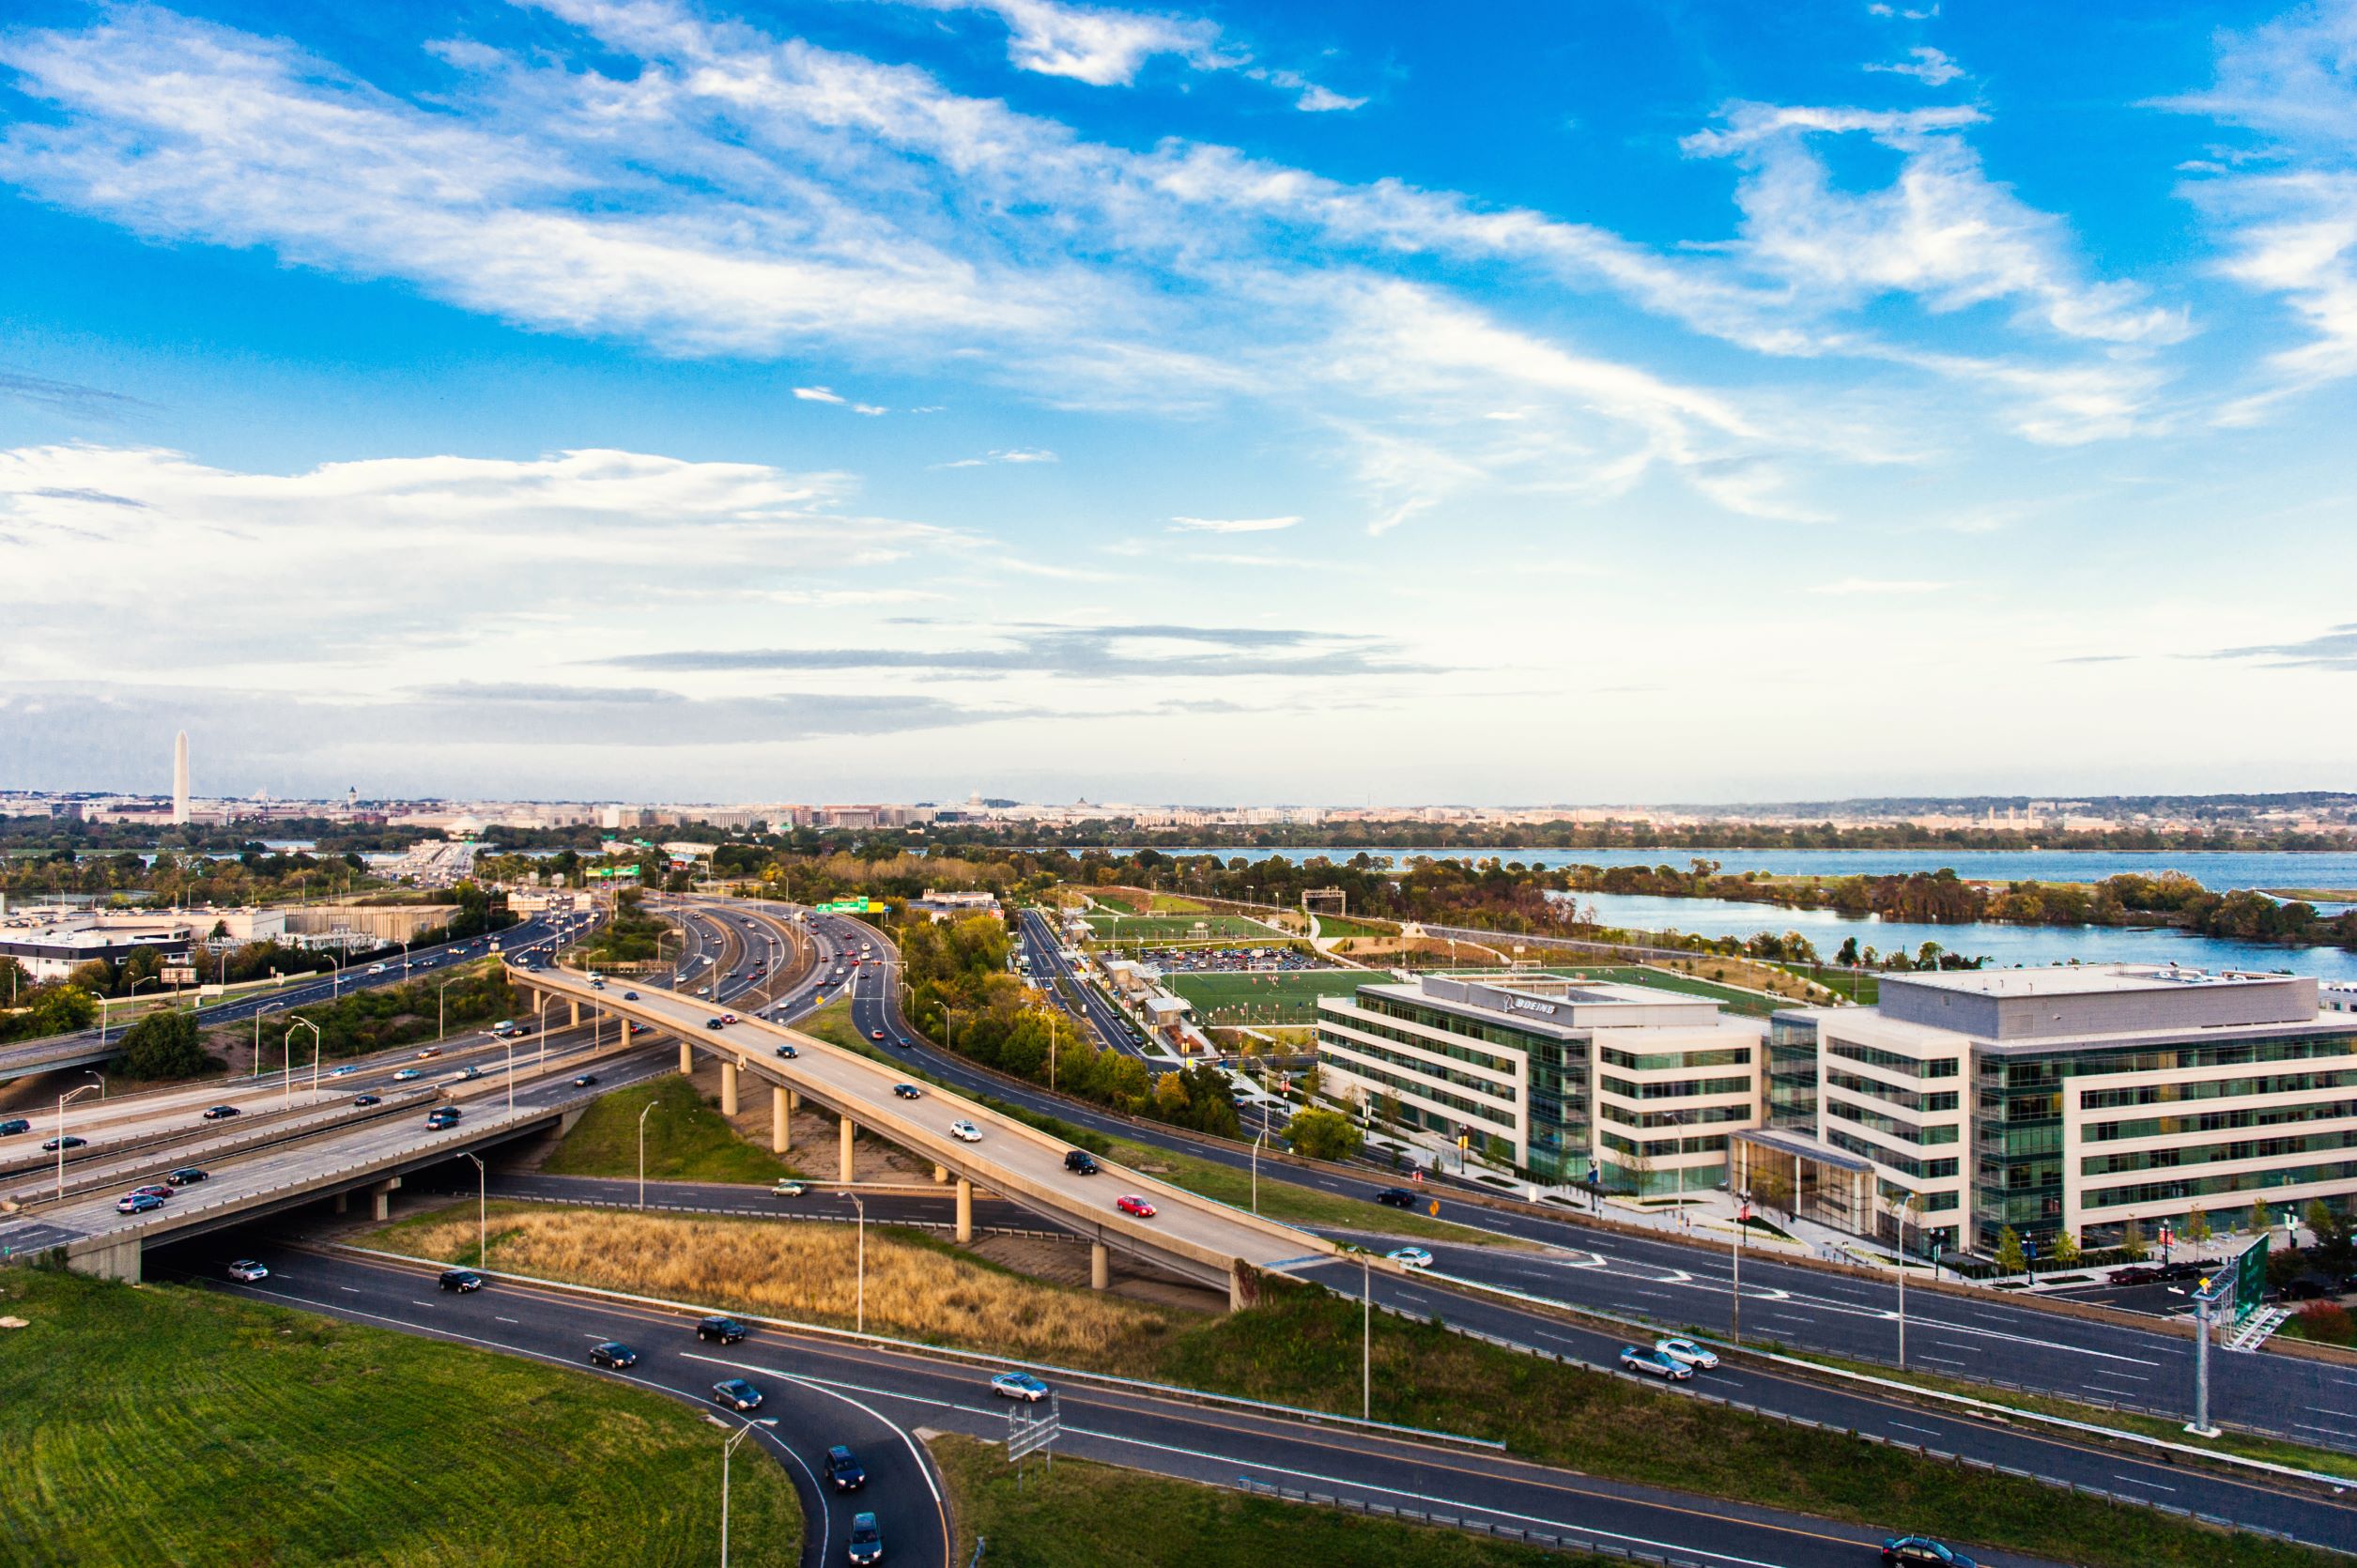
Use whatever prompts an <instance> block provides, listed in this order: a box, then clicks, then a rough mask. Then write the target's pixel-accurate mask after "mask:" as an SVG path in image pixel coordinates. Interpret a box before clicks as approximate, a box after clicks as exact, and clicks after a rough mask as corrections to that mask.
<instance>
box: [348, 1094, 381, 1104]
mask: <svg viewBox="0 0 2357 1568" xmlns="http://www.w3.org/2000/svg"><path fill="white" fill-rule="evenodd" d="M384 1102H385V1100H384V1097H383V1096H382V1095H354V1096H353V1097H352V1103H353V1104H354V1105H382V1104H383V1103H384Z"/></svg>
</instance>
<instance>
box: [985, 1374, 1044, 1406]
mask: <svg viewBox="0 0 2357 1568" xmlns="http://www.w3.org/2000/svg"><path fill="white" fill-rule="evenodd" d="M991 1392H993V1393H994V1394H997V1395H998V1396H999V1397H1000V1398H1002V1399H1020V1400H1022V1401H1023V1402H1024V1403H1025V1404H1026V1405H1037V1404H1038V1403H1040V1401H1041V1400H1042V1399H1045V1398H1046V1397H1047V1396H1048V1386H1047V1385H1046V1384H1045V1383H1042V1382H1040V1380H1039V1379H1038V1378H1037V1377H1034V1376H1031V1374H1029V1373H1027V1372H1002V1373H1000V1374H999V1375H998V1376H995V1377H994V1378H992V1379H991Z"/></svg>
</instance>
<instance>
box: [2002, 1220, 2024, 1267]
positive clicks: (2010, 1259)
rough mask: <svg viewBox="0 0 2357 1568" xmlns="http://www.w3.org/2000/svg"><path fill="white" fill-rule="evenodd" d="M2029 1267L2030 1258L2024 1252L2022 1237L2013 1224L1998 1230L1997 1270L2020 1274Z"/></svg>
mask: <svg viewBox="0 0 2357 1568" xmlns="http://www.w3.org/2000/svg"><path fill="white" fill-rule="evenodd" d="M2027 1268H2029V1259H2028V1258H2026V1257H2025V1256H2024V1255H2023V1253H2022V1238H2021V1237H2019V1236H2017V1235H2015V1234H2014V1231H2013V1227H2012V1226H2011V1225H2008V1226H2006V1227H2005V1228H2004V1229H2003V1230H2001V1231H1999V1232H1997V1272H1998V1273H2000V1274H2019V1273H2021V1272H2023V1271H2024V1270H2026V1269H2027Z"/></svg>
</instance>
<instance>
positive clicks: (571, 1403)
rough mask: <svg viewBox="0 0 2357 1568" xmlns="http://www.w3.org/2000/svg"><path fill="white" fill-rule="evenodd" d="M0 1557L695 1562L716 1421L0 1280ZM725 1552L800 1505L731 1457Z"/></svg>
mask: <svg viewBox="0 0 2357 1568" xmlns="http://www.w3.org/2000/svg"><path fill="white" fill-rule="evenodd" d="M0 1313H6V1314H11V1315H14V1316H17V1317H22V1318H24V1319H26V1320H27V1321H28V1323H29V1325H30V1326H29V1327H27V1328H24V1329H19V1330H0V1332H5V1335H6V1348H5V1349H4V1350H0V1444H5V1445H6V1448H7V1452H8V1463H7V1464H6V1465H5V1466H0V1560H5V1561H8V1562H23V1563H58V1564H66V1563H108V1564H149V1563H152V1564H157V1565H159V1568H162V1565H165V1564H177V1563H191V1562H206V1563H256V1564H258V1563H273V1564H282V1565H284V1564H304V1563H322V1564H324V1563H339V1564H341V1563H358V1562H366V1563H375V1564H383V1565H388V1568H428V1565H434V1564H442V1563H452V1562H465V1563H469V1564H475V1565H485V1568H490V1565H500V1568H504V1565H508V1564H513V1565H516V1568H525V1565H528V1564H530V1565H538V1564H543V1563H552V1562H562V1563H568V1564H571V1563H578V1564H613V1565H614V1568H629V1565H636V1564H639V1563H651V1562H708V1561H710V1560H713V1558H714V1557H715V1556H716V1555H717V1549H718V1541H719V1530H718V1524H719V1518H720V1454H719V1447H718V1444H717V1442H716V1440H715V1439H716V1437H718V1434H716V1433H715V1432H714V1431H713V1430H712V1429H711V1428H710V1427H708V1426H706V1425H705V1424H704V1423H703V1422H702V1419H701V1417H700V1416H699V1415H698V1413H697V1412H696V1411H695V1410H694V1409H692V1408H691V1407H688V1406H686V1405H684V1404H680V1403H677V1402H675V1401H672V1400H670V1399H666V1398H664V1397H662V1396H660V1395H658V1394H655V1393H651V1392H647V1391H641V1390H638V1389H634V1388H628V1387H625V1386H623V1385H620V1384H617V1383H613V1382H609V1381H607V1380H605V1379H602V1378H598V1377H593V1376H590V1375H589V1374H588V1373H586V1372H574V1371H570V1370H567V1369H563V1368H558V1367H551V1366H547V1365H545V1364H542V1363H538V1362H533V1361H528V1360H521V1359H518V1358H514V1357H508V1356H500V1355H494V1354H492V1353H490V1352H487V1351H479V1350H470V1349H467V1348H465V1347H462V1346H459V1345H444V1344H440V1343H438V1342H436V1341H432V1340H425V1339H420V1338H414V1337H411V1336H409V1335H406V1334H397V1333H393V1332H391V1331H389V1330H379V1329H370V1328H361V1327H357V1326H353V1325H349V1324H344V1323H337V1322H334V1321H332V1320H331V1319H328V1318H324V1317H316V1316H313V1315H312V1314H308V1313H299V1312H289V1311H285V1310H283V1309H281V1308H277V1307H268V1306H260V1305H256V1304H254V1303H253V1302H249V1301H244V1300H239V1299H234V1298H230V1297H227V1296H222V1295H217V1294H214V1293H212V1292H210V1291H207V1290H200V1289H194V1288H190V1287H186V1286H174V1285H156V1284H149V1285H146V1286H142V1287H138V1288H133V1287H131V1286H126V1285H119V1284H107V1283H104V1282H100V1281H96V1280H85V1279H83V1278H80V1277H79V1276H76V1275H70V1274H58V1273H50V1272H46V1271H41V1270H35V1269H29V1268H16V1269H11V1270H8V1271H6V1272H5V1273H0ZM737 1457H738V1463H737V1465H736V1467H735V1469H734V1485H733V1487H732V1496H731V1499H730V1506H731V1511H732V1529H731V1545H732V1560H737V1561H742V1562H747V1563H763V1564H773V1565H777V1568H790V1565H791V1564H793V1563H794V1562H795V1561H796V1560H798V1559H799V1557H800V1547H799V1543H800V1539H801V1533H802V1517H801V1510H800V1508H799V1506H798V1505H797V1504H796V1502H795V1499H794V1495H793V1486H792V1484H791V1483H788V1481H787V1480H786V1477H785V1474H784V1472H783V1471H782V1470H780V1469H779V1468H778V1467H777V1466H776V1465H774V1464H771V1463H768V1462H766V1461H758V1462H754V1463H750V1464H748V1463H746V1462H745V1458H746V1456H745V1455H744V1454H741V1453H740V1454H739V1455H738V1456H737Z"/></svg>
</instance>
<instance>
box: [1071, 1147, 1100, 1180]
mask: <svg viewBox="0 0 2357 1568" xmlns="http://www.w3.org/2000/svg"><path fill="white" fill-rule="evenodd" d="M1064 1168H1065V1169H1066V1170H1068V1171H1070V1172H1071V1173H1072V1174H1073V1175H1074V1176H1095V1175H1096V1174H1097V1157H1096V1156H1095V1155H1093V1154H1091V1153H1089V1152H1088V1151H1087V1150H1086V1149H1066V1150H1065V1151H1064Z"/></svg>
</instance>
